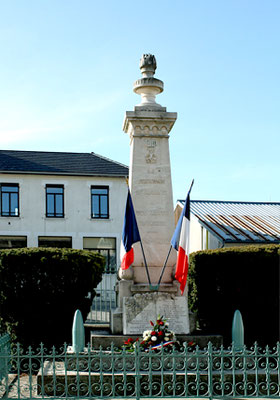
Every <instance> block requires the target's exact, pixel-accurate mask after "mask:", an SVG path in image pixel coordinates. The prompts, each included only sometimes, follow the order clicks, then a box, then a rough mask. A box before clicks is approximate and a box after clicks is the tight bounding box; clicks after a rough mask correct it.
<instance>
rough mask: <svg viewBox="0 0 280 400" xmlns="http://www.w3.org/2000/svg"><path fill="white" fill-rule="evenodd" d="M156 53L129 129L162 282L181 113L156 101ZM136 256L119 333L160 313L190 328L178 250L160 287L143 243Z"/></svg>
mask: <svg viewBox="0 0 280 400" xmlns="http://www.w3.org/2000/svg"><path fill="white" fill-rule="evenodd" d="M156 67H157V66H156V59H155V57H154V56H153V55H151V54H144V55H143V57H142V59H141V61H140V70H141V73H142V78H140V79H138V80H137V81H136V82H135V83H134V89H133V90H134V92H135V93H137V94H139V95H141V103H140V104H139V105H137V106H135V107H134V111H127V112H126V114H125V119H124V124H123V130H124V132H125V133H127V134H128V135H129V138H130V167H129V186H130V190H131V195H132V200H133V204H134V210H135V214H136V219H137V223H138V228H139V231H140V236H141V239H142V243H143V248H144V251H145V256H146V260H147V265H148V269H149V272H150V277H151V283H152V284H153V285H154V286H155V285H157V283H158V280H159V277H160V274H161V271H162V267H163V265H164V262H165V259H166V257H167V255H168V252H169V249H170V240H171V238H172V235H173V232H174V229H175V220H174V212H173V198H172V183H171V170H170V157H169V142H168V140H169V133H170V131H171V129H172V127H173V125H174V123H175V121H176V119H177V113H173V112H167V111H166V108H165V107H162V106H161V105H160V104H158V103H157V102H156V95H158V94H159V93H161V92H162V91H163V82H162V81H160V80H159V79H156V78H154V74H155V70H156ZM133 247H134V254H135V259H134V263H133V265H132V266H131V267H130V268H129V269H128V270H126V271H120V272H119V276H120V278H121V280H120V281H119V282H118V285H117V291H118V309H117V310H116V311H115V312H114V313H113V314H112V319H111V329H112V332H113V333H124V334H141V333H142V332H143V330H146V329H149V326H150V324H149V321H150V320H153V319H156V318H157V316H158V314H161V315H164V317H166V318H168V319H169V321H170V326H171V325H172V329H173V330H174V331H175V333H179V334H187V333H189V316H188V304H187V298H186V297H184V296H183V297H181V296H180V291H179V287H178V282H177V281H174V268H175V264H176V252H175V250H173V249H172V250H171V253H170V256H169V259H168V262H167V266H166V269H165V273H164V275H163V278H162V281H161V285H160V287H159V288H158V290H153V288H151V287H150V286H149V285H148V284H147V282H148V280H147V275H146V270H145V266H144V260H143V255H142V252H141V246H140V244H139V243H136V244H135V245H134V246H133Z"/></svg>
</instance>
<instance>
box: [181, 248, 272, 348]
mask: <svg viewBox="0 0 280 400" xmlns="http://www.w3.org/2000/svg"><path fill="white" fill-rule="evenodd" d="M279 259H280V246H279V245H265V246H263V245H262V246H244V247H231V248H223V249H217V250H208V251H199V252H196V253H193V254H191V255H190V268H189V278H188V285H189V306H190V309H191V310H192V311H194V312H197V314H198V320H199V324H200V328H201V329H202V332H205V333H208V334H222V335H223V336H224V340H225V343H226V344H227V343H229V342H230V341H231V324H232V318H233V314H234V311H235V310H236V309H239V310H240V311H241V314H242V317H243V322H244V330H245V342H246V343H247V344H251V343H253V342H254V341H255V340H257V341H258V342H259V343H260V344H270V343H272V344H275V342H276V341H277V340H278V339H279V268H280V262H279Z"/></svg>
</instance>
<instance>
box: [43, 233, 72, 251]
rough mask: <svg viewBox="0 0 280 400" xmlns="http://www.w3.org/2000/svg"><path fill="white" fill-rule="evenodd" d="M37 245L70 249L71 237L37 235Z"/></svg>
mask: <svg viewBox="0 0 280 400" xmlns="http://www.w3.org/2000/svg"><path fill="white" fill-rule="evenodd" d="M38 246H39V247H59V248H64V247H66V248H68V249H72V237H67V236H66V237H62V236H39V237H38Z"/></svg>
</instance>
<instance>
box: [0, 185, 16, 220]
mask: <svg viewBox="0 0 280 400" xmlns="http://www.w3.org/2000/svg"><path fill="white" fill-rule="evenodd" d="M1 216H2V217H18V216H19V186H18V184H14V183H2V184H1Z"/></svg>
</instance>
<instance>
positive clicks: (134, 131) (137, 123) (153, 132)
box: [123, 111, 177, 138]
mask: <svg viewBox="0 0 280 400" xmlns="http://www.w3.org/2000/svg"><path fill="white" fill-rule="evenodd" d="M176 119H177V113H172V112H150V111H127V112H126V114H125V118H124V122H123V130H124V132H125V133H127V134H128V135H129V136H130V138H132V137H135V136H140V137H143V136H151V137H169V132H170V131H171V129H172V127H173V125H174V123H175V121H176Z"/></svg>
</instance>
